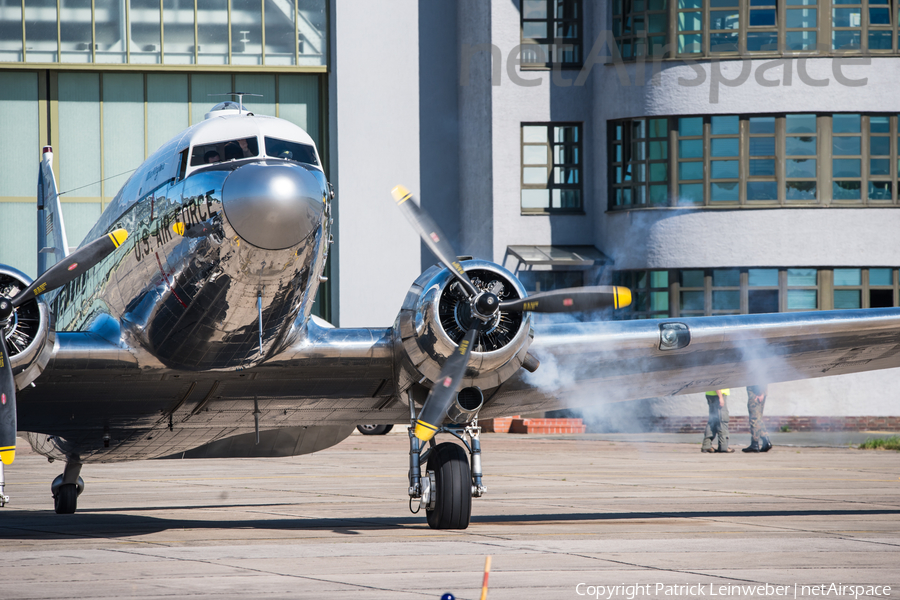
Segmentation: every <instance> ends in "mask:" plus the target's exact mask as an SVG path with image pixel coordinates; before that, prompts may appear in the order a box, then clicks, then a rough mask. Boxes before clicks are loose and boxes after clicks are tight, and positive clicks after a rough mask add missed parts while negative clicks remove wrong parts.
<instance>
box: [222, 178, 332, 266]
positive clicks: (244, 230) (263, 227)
mask: <svg viewBox="0 0 900 600" xmlns="http://www.w3.org/2000/svg"><path fill="white" fill-rule="evenodd" d="M222 206H223V207H224V209H225V216H226V217H227V218H228V222H229V223H231V226H232V227H234V230H235V231H236V232H237V234H238V235H239V236H241V237H242V238H243V239H244V240H246V241H248V242H250V243H251V244H253V245H254V246H257V247H258V248H265V249H266V250H281V249H284V248H290V247H291V246H295V245H297V244H299V243H300V242H301V241H302V240H303V239H304V238H306V236H308V235H309V234H310V233H311V232H312V231H313V230H315V229H316V227H318V225H319V223H320V221H321V219H322V214H323V212H324V209H325V204H324V190H323V189H322V185H321V184H320V183H319V181H318V180H317V179H316V178H315V176H314V175H313V174H312V173H310V172H309V171H307V170H306V169H305V168H303V167H301V166H299V165H293V164H290V163H286V164H283V165H271V164H268V165H267V164H259V163H251V164H248V165H244V166H242V167H238V168H237V169H235V170H234V171H233V172H232V173H231V174H230V175H229V176H228V178H227V179H226V180H225V183H224V184H223V186H222Z"/></svg>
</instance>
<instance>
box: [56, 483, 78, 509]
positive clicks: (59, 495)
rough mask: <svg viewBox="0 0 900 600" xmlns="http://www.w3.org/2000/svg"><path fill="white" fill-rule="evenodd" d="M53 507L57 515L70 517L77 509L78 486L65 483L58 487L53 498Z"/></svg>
mask: <svg viewBox="0 0 900 600" xmlns="http://www.w3.org/2000/svg"><path fill="white" fill-rule="evenodd" d="M53 507H54V508H55V509H56V514H58V515H71V514H72V513H74V512H75V509H76V508H78V486H77V485H75V484H74V483H67V484H65V485H61V486H59V489H58V490H57V491H56V496H54V497H53Z"/></svg>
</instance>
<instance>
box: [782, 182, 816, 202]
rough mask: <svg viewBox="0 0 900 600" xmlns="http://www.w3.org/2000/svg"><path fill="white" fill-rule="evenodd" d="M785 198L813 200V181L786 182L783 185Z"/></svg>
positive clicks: (814, 196)
mask: <svg viewBox="0 0 900 600" xmlns="http://www.w3.org/2000/svg"><path fill="white" fill-rule="evenodd" d="M785 198H786V199H787V200H815V199H816V182H815V181H788V182H787V183H785Z"/></svg>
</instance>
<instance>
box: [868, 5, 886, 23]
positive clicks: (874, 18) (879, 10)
mask: <svg viewBox="0 0 900 600" xmlns="http://www.w3.org/2000/svg"><path fill="white" fill-rule="evenodd" d="M870 4H871V3H870ZM890 24H891V14H890V12H889V10H888V8H887V7H872V6H870V7H869V25H890Z"/></svg>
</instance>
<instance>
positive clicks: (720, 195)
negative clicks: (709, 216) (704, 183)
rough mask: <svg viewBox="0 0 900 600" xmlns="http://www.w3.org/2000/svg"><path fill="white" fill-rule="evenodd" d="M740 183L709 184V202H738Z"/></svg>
mask: <svg viewBox="0 0 900 600" xmlns="http://www.w3.org/2000/svg"><path fill="white" fill-rule="evenodd" d="M740 189H741V188H740V183H739V182H737V181H734V182H729V183H721V182H718V183H711V184H710V200H712V201H713V202H737V201H738V200H740Z"/></svg>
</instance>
